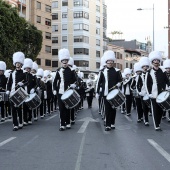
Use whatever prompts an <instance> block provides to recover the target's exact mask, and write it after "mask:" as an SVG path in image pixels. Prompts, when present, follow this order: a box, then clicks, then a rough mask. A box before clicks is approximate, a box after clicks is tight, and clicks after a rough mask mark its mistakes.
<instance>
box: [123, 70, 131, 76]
mask: <svg viewBox="0 0 170 170" xmlns="http://www.w3.org/2000/svg"><path fill="white" fill-rule="evenodd" d="M131 73H132V72H131V69H130V68H125V69H124V74H125V76H126V75H127V74H131Z"/></svg>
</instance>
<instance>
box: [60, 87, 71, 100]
mask: <svg viewBox="0 0 170 170" xmlns="http://www.w3.org/2000/svg"><path fill="white" fill-rule="evenodd" d="M72 94H73V90H72V89H69V90H67V91H66V92H65V93H64V94H63V95H62V96H61V100H65V99H67V98H68V97H70V96H71V95H72Z"/></svg>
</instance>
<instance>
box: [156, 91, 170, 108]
mask: <svg viewBox="0 0 170 170" xmlns="http://www.w3.org/2000/svg"><path fill="white" fill-rule="evenodd" d="M156 102H157V103H158V105H159V106H160V107H161V108H162V109H163V110H164V111H167V110H170V93H169V91H163V92H161V93H160V94H159V95H158V96H157V98H156Z"/></svg>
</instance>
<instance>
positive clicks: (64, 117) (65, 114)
mask: <svg viewBox="0 0 170 170" xmlns="http://www.w3.org/2000/svg"><path fill="white" fill-rule="evenodd" d="M61 96H62V95H61V94H58V106H59V111H60V125H61V126H65V125H67V124H70V110H69V109H67V108H66V107H65V104H64V103H63V102H62V100H61Z"/></svg>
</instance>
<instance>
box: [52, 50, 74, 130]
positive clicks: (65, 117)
mask: <svg viewBox="0 0 170 170" xmlns="http://www.w3.org/2000/svg"><path fill="white" fill-rule="evenodd" d="M58 57H59V61H60V62H61V64H62V67H61V68H59V69H58V70H57V72H56V76H55V80H54V90H57V89H58V93H57V94H58V104H59V111H60V128H59V130H60V131H64V130H65V128H67V129H70V128H71V124H70V111H69V109H67V108H66V107H65V104H64V103H63V102H62V100H61V96H62V94H64V92H65V91H66V90H67V89H68V88H69V87H70V88H75V87H76V85H75V82H76V81H77V78H76V76H75V72H74V71H73V70H71V68H70V67H69V66H68V61H69V59H70V54H69V51H68V49H60V50H59V55H58Z"/></svg>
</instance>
